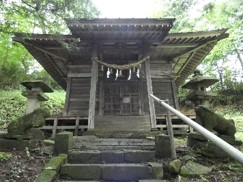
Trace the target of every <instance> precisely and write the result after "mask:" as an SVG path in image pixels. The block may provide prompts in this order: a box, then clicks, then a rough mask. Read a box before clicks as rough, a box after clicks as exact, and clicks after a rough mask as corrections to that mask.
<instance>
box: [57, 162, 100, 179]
mask: <svg viewBox="0 0 243 182" xmlns="http://www.w3.org/2000/svg"><path fill="white" fill-rule="evenodd" d="M60 175H61V178H62V179H68V180H70V179H71V180H99V179H101V165H100V164H66V165H63V166H62V167H61V170H60Z"/></svg>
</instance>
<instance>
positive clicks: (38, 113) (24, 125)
mask: <svg viewBox="0 0 243 182" xmlns="http://www.w3.org/2000/svg"><path fill="white" fill-rule="evenodd" d="M49 115H50V113H49V112H48V111H46V110H43V109H36V110H34V111H33V112H32V113H29V114H26V115H24V116H22V117H20V118H18V119H17V120H16V121H12V122H11V123H10V124H9V126H8V133H9V134H10V135H11V134H14V135H25V134H26V131H27V130H28V129H30V128H33V127H36V128H37V127H41V126H43V125H44V123H45V118H46V117H48V116H49Z"/></svg>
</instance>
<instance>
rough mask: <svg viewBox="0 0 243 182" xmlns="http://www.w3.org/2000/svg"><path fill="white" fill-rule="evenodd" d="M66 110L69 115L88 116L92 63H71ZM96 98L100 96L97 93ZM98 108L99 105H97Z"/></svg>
mask: <svg viewBox="0 0 243 182" xmlns="http://www.w3.org/2000/svg"><path fill="white" fill-rule="evenodd" d="M67 81H68V87H67V96H66V103H65V112H66V115H69V116H88V111H89V99H90V84H91V65H71V66H69V73H68V80H67ZM96 98H97V99H96V100H97V101H98V96H97V94H96ZM96 109H97V105H96Z"/></svg>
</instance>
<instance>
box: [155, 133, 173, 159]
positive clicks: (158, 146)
mask: <svg viewBox="0 0 243 182" xmlns="http://www.w3.org/2000/svg"><path fill="white" fill-rule="evenodd" d="M155 157H157V158H167V157H171V149H170V138H169V136H167V135H163V134H159V135H157V136H155Z"/></svg>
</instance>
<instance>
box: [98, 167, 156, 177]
mask: <svg viewBox="0 0 243 182" xmlns="http://www.w3.org/2000/svg"><path fill="white" fill-rule="evenodd" d="M150 178H152V170H151V168H150V167H149V166H147V165H138V164H137V165H136V164H107V165H103V166H102V179H103V180H105V181H118V180H119V181H132V180H136V181H137V180H139V179H150Z"/></svg>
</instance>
